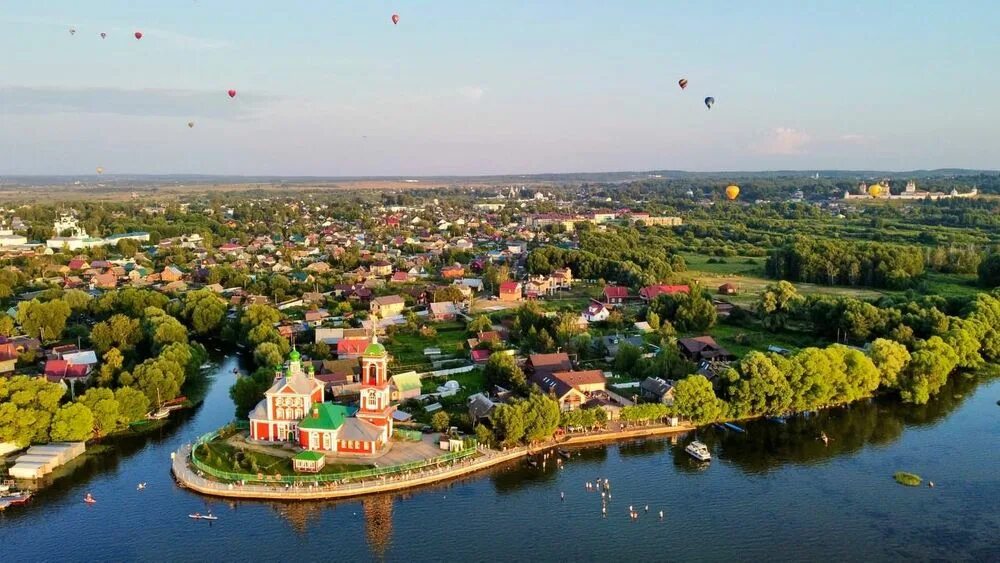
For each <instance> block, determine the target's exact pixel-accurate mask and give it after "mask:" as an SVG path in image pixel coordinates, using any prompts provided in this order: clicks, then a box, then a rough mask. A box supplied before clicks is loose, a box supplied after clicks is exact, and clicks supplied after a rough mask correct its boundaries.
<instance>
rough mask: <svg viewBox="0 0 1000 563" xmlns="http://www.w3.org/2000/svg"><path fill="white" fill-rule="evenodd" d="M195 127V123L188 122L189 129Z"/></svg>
mask: <svg viewBox="0 0 1000 563" xmlns="http://www.w3.org/2000/svg"><path fill="white" fill-rule="evenodd" d="M192 127H194V121H188V128H189V129H190V128H192Z"/></svg>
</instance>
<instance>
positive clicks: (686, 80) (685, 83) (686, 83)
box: [677, 78, 688, 90]
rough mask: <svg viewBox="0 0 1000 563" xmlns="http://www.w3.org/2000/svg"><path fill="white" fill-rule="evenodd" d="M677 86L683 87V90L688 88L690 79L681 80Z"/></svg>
mask: <svg viewBox="0 0 1000 563" xmlns="http://www.w3.org/2000/svg"><path fill="white" fill-rule="evenodd" d="M677 85H678V86H680V87H681V90H683V89H685V88H687V87H688V79H687V78H681V79H680V80H678V81H677Z"/></svg>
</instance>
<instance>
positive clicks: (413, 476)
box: [171, 425, 695, 500]
mask: <svg viewBox="0 0 1000 563" xmlns="http://www.w3.org/2000/svg"><path fill="white" fill-rule="evenodd" d="M694 429H695V427H694V426H687V425H685V426H665V425H651V426H642V427H634V428H627V429H619V430H611V431H606V432H591V433H586V434H576V435H572V436H564V437H562V438H560V439H556V440H552V441H550V442H546V443H544V444H539V445H534V446H522V447H519V448H511V449H507V450H502V451H500V450H493V449H490V448H486V447H483V446H480V447H478V448H477V452H476V453H477V456H476V457H475V458H466V459H462V460H457V461H455V462H454V463H452V464H449V465H446V466H442V467H438V468H434V469H429V470H425V471H419V472H410V473H407V474H403V475H394V476H383V477H382V478H376V479H370V480H367V481H358V482H351V483H323V484H309V485H306V486H302V485H295V484H288V485H285V486H280V485H263V484H249V485H242V484H238V483H222V482H219V481H213V480H210V479H206V478H205V477H204V476H203V475H201V474H199V473H200V472H198V471H196V470H195V469H194V468H193V467H192V466H191V445H190V444H186V445H184V446H181V447H180V448H179V449H178V450H177V451H175V452H173V453H172V454H171V457H172V461H171V471H172V472H173V475H174V479H176V481H177V483H178V484H180V485H181V486H182V487H185V488H188V489H190V490H192V491H195V492H197V493H200V494H204V495H209V496H216V497H227V498H240V499H259V500H329V499H340V498H352V497H360V496H366V495H374V494H379V493H387V492H394V491H400V490H404V489H410V488H415V487H421V486H425V485H433V484H438V483H442V482H446V481H450V480H453V479H457V478H459V477H464V476H467V475H469V474H472V473H476V472H479V471H483V470H485V469H489V468H491V467H495V466H497V465H500V464H503V463H507V462H510V461H514V460H517V459H521V458H524V457H527V456H529V455H535V454H539V453H542V452H546V451H548V450H552V449H554V448H557V447H561V446H577V445H584V444H594V443H601V442H613V441H620V440H630V439H635V438H646V437H651V436H664V435H670V434H682V433H686V432H690V431H692V430H694Z"/></svg>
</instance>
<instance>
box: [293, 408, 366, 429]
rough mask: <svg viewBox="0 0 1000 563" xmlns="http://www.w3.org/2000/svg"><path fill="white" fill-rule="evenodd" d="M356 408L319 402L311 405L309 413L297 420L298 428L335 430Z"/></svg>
mask: <svg viewBox="0 0 1000 563" xmlns="http://www.w3.org/2000/svg"><path fill="white" fill-rule="evenodd" d="M356 410H357V409H354V408H352V407H348V406H345V405H334V404H332V403H320V404H318V405H313V408H312V409H311V410H310V411H309V414H307V415H306V417H305V418H303V419H302V422H299V428H305V429H306V430H336V429H338V428H340V427H341V426H343V424H344V419H345V418H348V417H350V416H351V415H353V414H354V413H355V411H356Z"/></svg>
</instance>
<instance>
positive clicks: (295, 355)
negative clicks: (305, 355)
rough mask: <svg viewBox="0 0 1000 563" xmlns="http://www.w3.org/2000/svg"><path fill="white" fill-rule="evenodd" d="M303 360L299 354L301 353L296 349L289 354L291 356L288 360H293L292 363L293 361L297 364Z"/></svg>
mask: <svg viewBox="0 0 1000 563" xmlns="http://www.w3.org/2000/svg"><path fill="white" fill-rule="evenodd" d="M301 358H302V355H301V354H299V351H298V350H296V349H295V348H292V351H291V352H289V354H288V359H289V360H291V361H293V362H297V361H299V359H301Z"/></svg>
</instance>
